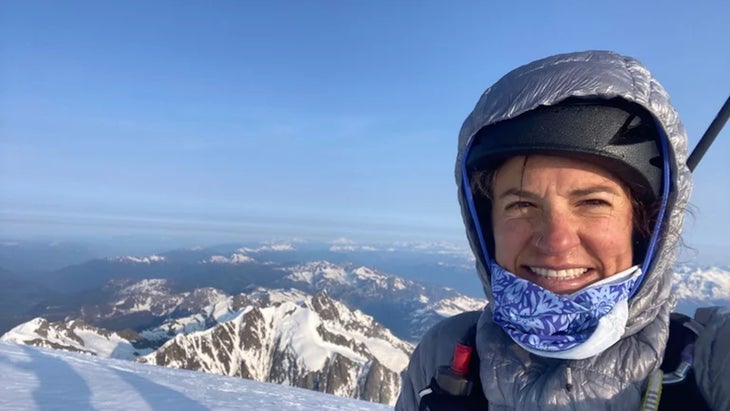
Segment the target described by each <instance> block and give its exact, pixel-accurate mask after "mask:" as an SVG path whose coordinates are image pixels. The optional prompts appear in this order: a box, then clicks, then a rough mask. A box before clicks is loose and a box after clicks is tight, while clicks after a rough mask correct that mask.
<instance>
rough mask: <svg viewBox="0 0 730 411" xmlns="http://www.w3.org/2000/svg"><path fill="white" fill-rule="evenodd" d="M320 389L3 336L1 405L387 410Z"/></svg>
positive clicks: (182, 410)
mask: <svg viewBox="0 0 730 411" xmlns="http://www.w3.org/2000/svg"><path fill="white" fill-rule="evenodd" d="M388 409H390V407H388V406H387V405H382V404H375V403H369V402H364V401H358V400H351V399H346V398H341V397H336V396H333V395H328V394H323V393H319V392H315V391H310V390H304V389H299V388H292V387H287V386H282V385H276V384H268V383H261V382H255V381H250V380H245V379H242V378H231V377H224V376H219V375H212V374H204V373H199V372H193V371H186V370H178V369H172V368H164V367H157V366H152V365H146V364H139V363H133V362H129V361H122V360H112V359H101V358H98V357H94V356H91V355H85V354H78V353H69V352H63V351H56V350H49V349H43V348H37V347H28V346H22V345H15V344H10V343H6V342H0V410H4V411H15V410H18V411H20V410H23V411H26V410H139V411H142V410H179V411H202V410H260V411H283V410H307V411H311V410H343V411H349V410H353V411H354V410H358V411H370V410H373V411H374V410H388Z"/></svg>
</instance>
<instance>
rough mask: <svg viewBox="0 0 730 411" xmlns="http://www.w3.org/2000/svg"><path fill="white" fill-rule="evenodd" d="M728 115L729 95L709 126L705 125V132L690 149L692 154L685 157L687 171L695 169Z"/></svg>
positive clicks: (729, 112)
mask: <svg viewBox="0 0 730 411" xmlns="http://www.w3.org/2000/svg"><path fill="white" fill-rule="evenodd" d="M729 117H730V97H728V98H727V100H725V104H723V105H722V108H721V109H720V112H719V113H717V116H716V117H715V119H714V120H712V123H710V127H707V131H705V134H704V135H703V136H702V138H701V139H700V141H699V142H698V143H697V145H696V146H695V148H694V150H692V154H690V155H689V158H688V159H687V167H689V171H694V170H695V168H696V167H697V164H698V163H699V162H700V160H702V156H704V155H705V152H707V149H709V148H710V145H712V142H713V141H715V137H717V135H718V134H720V130H722V127H723V126H724V125H725V123H726V122H727V119H728V118H729Z"/></svg>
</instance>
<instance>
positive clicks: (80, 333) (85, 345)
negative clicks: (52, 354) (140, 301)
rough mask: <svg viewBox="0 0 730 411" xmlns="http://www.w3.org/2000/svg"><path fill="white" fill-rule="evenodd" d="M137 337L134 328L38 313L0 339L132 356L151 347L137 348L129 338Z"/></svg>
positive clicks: (140, 353)
mask: <svg viewBox="0 0 730 411" xmlns="http://www.w3.org/2000/svg"><path fill="white" fill-rule="evenodd" d="M122 334H125V335H122ZM134 337H138V336H137V335H136V334H135V333H134V332H132V331H127V332H126V333H116V332H110V331H107V330H104V329H101V328H97V327H93V326H90V325H88V324H86V323H85V322H83V321H81V320H73V321H69V322H68V323H65V322H63V321H58V322H49V321H47V320H46V319H44V318H40V317H39V318H35V319H33V320H31V321H28V322H26V323H23V324H20V325H18V326H17V327H15V328H13V329H12V330H10V331H8V332H7V333H5V334H4V335H3V336H2V337H1V338H0V339H1V340H3V341H8V342H14V343H17V344H25V345H33V346H36V347H48V348H55V349H60V350H65V351H72V352H82V353H86V354H91V355H98V356H100V357H104V358H119V359H126V360H131V359H134V358H135V357H136V356H138V355H143V354H147V353H149V352H151V351H152V350H150V349H137V348H135V347H134V346H133V345H132V342H131V341H130V339H134Z"/></svg>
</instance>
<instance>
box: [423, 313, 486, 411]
mask: <svg viewBox="0 0 730 411" xmlns="http://www.w3.org/2000/svg"><path fill="white" fill-rule="evenodd" d="M478 319H479V316H478V315H473V316H471V317H470V320H471V321H469V322H468V323H462V325H461V327H460V328H459V330H458V334H459V335H460V337H459V338H458V339H457V340H458V343H456V344H455V345H454V347H453V350H454V355H453V357H452V359H451V364H450V365H447V364H444V365H442V366H440V367H438V369H437V370H436V372H435V374H434V377H433V378H431V381H430V383H429V384H428V386H426V387H424V388H423V389H421V390H420V391H419V392H418V396H419V404H418V409H419V411H441V410H449V411H472V410H473V411H476V410H485V409H487V399H486V397H484V393H483V392H482V388H481V380H480V378H479V355H478V354H477V350H476V349H475V347H476V329H477V321H478Z"/></svg>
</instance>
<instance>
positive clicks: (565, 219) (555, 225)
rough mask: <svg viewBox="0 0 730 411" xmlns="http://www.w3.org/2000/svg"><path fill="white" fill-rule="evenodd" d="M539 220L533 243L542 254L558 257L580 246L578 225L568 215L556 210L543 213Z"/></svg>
mask: <svg viewBox="0 0 730 411" xmlns="http://www.w3.org/2000/svg"><path fill="white" fill-rule="evenodd" d="M540 220H541V221H539V222H538V224H537V226H536V229H535V234H534V239H533V242H534V244H535V247H537V249H538V250H540V251H541V252H542V253H545V254H549V255H559V254H562V253H565V252H568V251H570V250H572V249H573V248H574V247H576V246H578V245H579V244H580V237H579V235H578V225H577V223H576V221H574V220H573V219H572V218H571V217H570V215H569V213H566V212H562V211H558V210H550V211H544V213H543V216H542V218H541V219H540Z"/></svg>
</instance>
